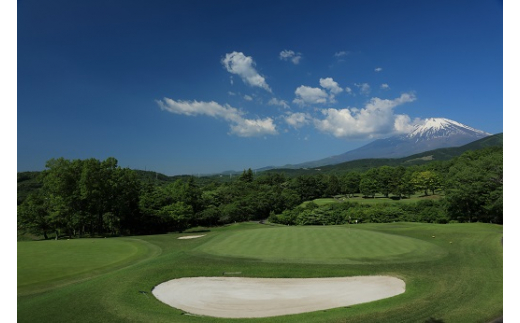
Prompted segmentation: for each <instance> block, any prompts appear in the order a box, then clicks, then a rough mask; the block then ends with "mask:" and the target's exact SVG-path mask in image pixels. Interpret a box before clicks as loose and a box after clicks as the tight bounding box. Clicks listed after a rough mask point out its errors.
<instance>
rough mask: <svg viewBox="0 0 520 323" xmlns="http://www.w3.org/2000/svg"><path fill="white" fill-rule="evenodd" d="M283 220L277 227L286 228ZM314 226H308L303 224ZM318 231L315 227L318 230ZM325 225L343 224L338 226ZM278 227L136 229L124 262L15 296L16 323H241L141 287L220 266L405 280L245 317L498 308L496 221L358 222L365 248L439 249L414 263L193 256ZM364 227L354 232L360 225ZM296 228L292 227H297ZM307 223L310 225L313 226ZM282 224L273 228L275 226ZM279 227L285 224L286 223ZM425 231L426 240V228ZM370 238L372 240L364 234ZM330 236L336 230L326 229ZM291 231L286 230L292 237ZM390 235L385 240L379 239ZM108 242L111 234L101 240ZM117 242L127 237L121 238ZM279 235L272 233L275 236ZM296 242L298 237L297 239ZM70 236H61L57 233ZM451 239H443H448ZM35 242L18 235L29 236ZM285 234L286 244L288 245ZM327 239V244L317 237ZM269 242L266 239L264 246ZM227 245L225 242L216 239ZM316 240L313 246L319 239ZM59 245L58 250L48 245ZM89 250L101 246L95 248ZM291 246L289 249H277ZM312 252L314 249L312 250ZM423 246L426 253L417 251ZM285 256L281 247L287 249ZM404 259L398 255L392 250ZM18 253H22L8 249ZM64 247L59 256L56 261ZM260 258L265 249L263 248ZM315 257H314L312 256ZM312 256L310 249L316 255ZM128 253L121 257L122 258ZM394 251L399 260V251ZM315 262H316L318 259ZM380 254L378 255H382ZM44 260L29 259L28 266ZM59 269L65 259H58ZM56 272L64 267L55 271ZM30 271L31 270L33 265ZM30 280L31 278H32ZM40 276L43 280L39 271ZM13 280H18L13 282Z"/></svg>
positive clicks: (219, 270) (300, 318)
mask: <svg viewBox="0 0 520 323" xmlns="http://www.w3.org/2000/svg"><path fill="white" fill-rule="evenodd" d="M288 229H289V228H284V230H288ZM295 229H297V230H300V229H304V231H306V230H310V231H308V232H305V233H306V235H305V236H306V237H308V238H309V239H314V241H315V243H317V244H319V243H320V242H319V241H320V240H322V239H324V238H323V237H320V238H312V237H309V235H312V234H317V235H320V233H323V232H322V231H320V230H321V229H323V228H321V227H320V228H318V227H314V228H312V227H310V228H306V227H305V228H295ZM313 229H314V230H313ZM318 229H320V230H318ZM330 229H334V230H338V232H341V231H342V230H348V228H346V227H341V226H338V227H330ZM276 230H281V228H273V227H269V226H262V225H260V224H252V223H246V224H236V225H230V226H227V227H223V228H216V229H211V232H205V234H206V235H205V236H204V237H201V238H198V239H191V240H178V239H177V237H179V236H180V235H178V234H166V235H154V236H142V237H136V238H135V239H136V240H139V241H142V244H143V246H145V247H146V250H147V251H146V252H145V253H143V254H140V255H139V256H136V258H135V259H134V260H133V261H132V262H129V263H127V264H125V265H124V266H119V267H114V268H112V269H111V270H108V271H105V272H104V273H98V274H96V275H93V276H92V277H91V278H90V279H86V280H82V281H77V280H76V279H75V278H71V281H70V283H69V284H66V285H60V286H56V287H54V288H50V289H48V290H46V291H45V292H41V291H38V290H35V291H34V292H32V293H31V292H30V291H26V293H24V294H20V293H19V294H18V321H19V322H35V321H43V322H49V321H52V322H71V321H72V322H230V321H233V322H239V321H240V322H243V321H246V320H243V319H241V320H228V319H216V318H210V317H197V316H189V315H184V313H183V312H182V311H180V310H176V309H173V308H171V307H169V306H167V305H165V304H163V303H161V302H160V301H158V300H157V299H155V298H154V297H153V295H152V294H151V290H152V289H153V287H154V286H155V285H157V284H159V283H161V282H164V281H167V280H170V279H173V278H178V277H193V276H221V275H223V273H224V272H241V276H248V277H341V276H355V275H391V276H396V277H398V278H401V279H403V280H405V282H406V292H405V293H404V294H401V295H399V296H396V297H392V298H389V299H384V300H380V301H377V302H372V303H367V304H360V305H356V306H352V307H349V308H337V309H332V310H326V311H318V312H312V313H305V314H298V315H290V316H282V317H275V318H268V319H254V320H251V321H254V322H338V323H339V322H346V321H348V322H390V323H391V322H414V323H415V322H432V320H435V322H445V323H447V322H462V323H463V322H468V323H470V322H471V323H473V322H489V321H491V320H492V319H494V318H495V317H498V316H500V315H501V314H502V284H503V277H502V269H503V268H502V246H501V238H502V227H501V226H497V225H491V224H447V225H434V224H418V223H393V224H362V225H358V226H356V231H357V234H359V235H360V237H365V238H366V240H365V241H364V243H363V245H364V247H365V248H369V245H370V243H371V242H370V241H371V240H373V239H376V240H384V239H383V237H385V239H386V237H387V236H392V238H393V239H395V241H397V242H396V243H397V244H399V241H401V240H400V239H404V240H406V241H413V242H414V243H416V240H417V241H420V243H418V244H425V245H430V244H432V245H435V246H436V248H439V249H442V251H443V252H444V256H443V257H440V258H435V259H431V258H429V259H426V260H424V261H404V262H399V261H397V262H393V261H386V262H384V263H373V262H370V261H368V262H364V263H359V264H345V263H342V264H334V263H327V259H325V258H326V256H322V257H321V259H315V260H316V262H318V263H316V262H314V263H305V262H300V263H292V262H271V261H264V260H259V259H250V258H242V257H230V256H229V255H226V256H219V255H215V254H212V255H207V254H201V253H200V251H199V248H205V247H207V246H209V245H211V244H213V243H215V244H217V243H223V241H224V240H226V237H232V236H235V238H240V237H241V236H242V235H244V237H245V236H247V235H248V234H249V235H256V234H258V235H259V236H262V235H270V234H271V231H272V232H275V231H276ZM363 230H364V231H365V234H363V232H362V231H363ZM304 231H302V232H304ZM313 231H315V232H313ZM280 232H282V231H280ZM286 232H287V233H288V234H291V233H290V230H289V231H286ZM433 235H434V236H435V238H432V236H433ZM368 237H372V239H368ZM336 238H337V239H340V238H339V237H336ZM277 239H282V237H277ZM293 239H294V237H293ZM389 239H390V238H389ZM106 240H107V242H108V241H113V242H114V243H117V241H118V240H119V239H106ZM121 240H123V241H124V243H130V244H131V243H134V240H128V239H127V238H121ZM280 241H281V240H279V243H282V242H280ZM298 241H300V242H301V241H302V240H301V237H298ZM64 242H70V241H64ZM450 242H451V243H450ZM40 243H41V242H19V243H18V244H19V246H20V245H21V244H28V247H27V248H31V245H33V244H40ZM269 243H270V242H265V241H251V242H250V245H256V244H258V245H259V247H258V249H259V250H261V246H262V245H267V246H269ZM291 243H293V242H290V244H291ZM325 243H326V244H328V245H329V246H330V245H332V244H333V243H332V242H325ZM274 244H275V243H274V242H271V245H274ZM222 246H224V247H226V248H228V249H229V248H230V247H229V246H227V245H222ZM320 248H321V247H320ZM383 248H384V247H383V246H379V247H378V248H375V249H374V250H373V251H371V252H372V253H373V255H375V254H377V253H383V256H382V258H383V259H384V258H385V257H386V256H385V252H384V250H383ZM57 252H60V251H57ZM99 252H102V251H101V250H100V251H99ZM285 252H286V253H287V252H291V251H289V250H286V251H285ZM317 252H319V249H318V248H317V247H316V249H314V251H313V253H317ZM423 254H427V253H423ZM289 256H290V255H289ZM400 256H401V257H404V256H403V255H400ZM18 257H19V261H21V262H22V263H23V262H26V261H27V262H28V260H27V259H23V258H24V257H25V256H24V254H21V253H19V254H18ZM70 257H71V256H70V254H69V255H68V256H67V255H66V254H63V257H61V258H60V259H61V262H62V264H63V266H66V264H67V263H69V262H70ZM263 257H265V255H264V256H263ZM314 257H315V256H314ZM318 258H319V257H318ZM127 259H128V258H127ZM403 259H406V257H404V258H403ZM318 260H321V261H318ZM387 260H388V259H387ZM45 262H46V260H45V259H43V258H42V257H33V258H32V265H33V266H34V267H35V268H39V267H40V266H42V263H45ZM64 268H65V267H64ZM64 270H65V269H64ZM34 275H36V276H38V272H36V273H35V274H34ZM36 279H38V277H36ZM41 279H42V280H45V279H44V278H41ZM20 283H23V281H19V284H20Z"/></svg>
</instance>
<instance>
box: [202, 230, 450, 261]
mask: <svg viewBox="0 0 520 323" xmlns="http://www.w3.org/2000/svg"><path fill="white" fill-rule="evenodd" d="M197 251H199V252H203V253H207V254H212V255H217V256H223V257H237V258H250V259H256V260H262V261H268V262H296V263H298V262H307V263H329V264H368V263H372V264H380V263H401V262H416V261H432V260H435V259H438V258H440V257H442V256H444V255H445V254H446V252H445V251H444V250H443V249H442V248H440V247H438V246H436V245H434V244H432V243H429V242H426V241H422V240H418V239H413V238H409V237H404V236H398V235H392V234H386V233H380V232H374V231H367V230H358V229H355V228H350V227H345V226H341V227H333V226H306V227H276V228H266V229H264V230H249V231H241V232H234V233H232V234H228V235H222V236H218V237H215V238H214V239H213V240H211V241H208V242H207V243H206V244H204V245H202V246H200V247H199V248H198V249H197Z"/></svg>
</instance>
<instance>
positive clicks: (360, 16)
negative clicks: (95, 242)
mask: <svg viewBox="0 0 520 323" xmlns="http://www.w3.org/2000/svg"><path fill="white" fill-rule="evenodd" d="M502 10H503V9H502V2H501V1H489V0H486V1H475V0H470V1H465V0H463V1H459V0H458V1H399V0H396V1H381V0H378V1H371V0H368V1H366V0H364V1H324V0H322V1H220V0H219V1H193V0H191V1H97V0H94V1H55V0H50V1H34V0H20V1H18V7H17V169H18V171H31V170H42V169H44V166H45V162H46V161H47V160H49V159H51V158H58V157H64V158H67V159H76V158H81V159H83V158H91V157H94V158H98V159H105V158H107V157H110V156H113V157H115V158H117V159H118V161H119V164H120V165H121V166H123V167H130V168H132V169H147V170H153V171H158V172H161V173H164V174H166V175H176V174H204V173H215V172H221V171H226V170H238V171H241V170H243V169H247V168H253V169H255V168H260V167H264V166H269V165H276V166H281V165H285V164H295V163H300V162H306V161H311V160H317V159H322V158H325V157H328V156H332V155H337V154H340V153H343V152H346V151H348V150H351V149H354V148H357V147H360V146H362V145H364V144H366V143H368V142H370V141H373V140H374V139H377V138H384V137H388V136H391V135H394V134H397V133H401V132H405V131H407V129H409V128H410V127H411V126H412V125H413V124H414V123H417V122H421V120H424V119H425V118H429V117H444V118H448V119H452V120H455V121H458V122H461V123H463V124H466V125H468V126H471V127H474V128H477V129H480V130H484V131H487V132H490V133H500V132H503V30H502V29H503V28H502V26H503V12H502Z"/></svg>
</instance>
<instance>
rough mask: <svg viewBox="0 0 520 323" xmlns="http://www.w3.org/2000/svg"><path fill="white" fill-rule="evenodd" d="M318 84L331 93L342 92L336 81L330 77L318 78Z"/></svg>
mask: <svg viewBox="0 0 520 323" xmlns="http://www.w3.org/2000/svg"><path fill="white" fill-rule="evenodd" d="M320 86H321V87H322V88H324V89H327V90H329V91H330V93H332V94H338V93H341V92H343V89H342V88H341V87H340V86H339V85H338V83H337V82H336V81H334V80H333V79H332V77H327V78H324V79H320Z"/></svg>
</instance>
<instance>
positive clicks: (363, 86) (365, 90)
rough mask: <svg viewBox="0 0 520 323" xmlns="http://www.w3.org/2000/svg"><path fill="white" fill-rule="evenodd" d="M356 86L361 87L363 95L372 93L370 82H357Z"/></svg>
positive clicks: (360, 91) (360, 90)
mask: <svg viewBox="0 0 520 323" xmlns="http://www.w3.org/2000/svg"><path fill="white" fill-rule="evenodd" d="M354 85H355V86H357V87H358V88H359V93H360V94H363V95H369V94H370V85H369V84H368V83H355V84H354Z"/></svg>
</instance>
